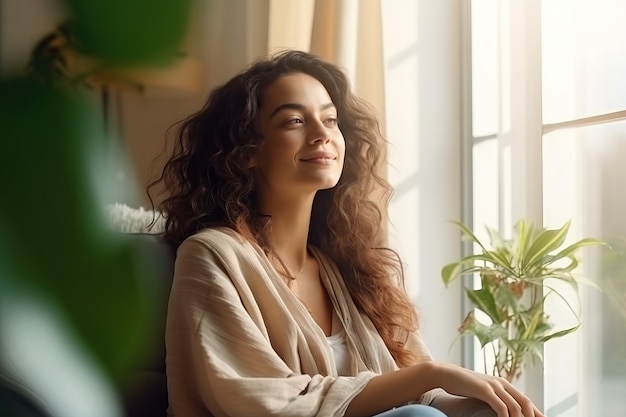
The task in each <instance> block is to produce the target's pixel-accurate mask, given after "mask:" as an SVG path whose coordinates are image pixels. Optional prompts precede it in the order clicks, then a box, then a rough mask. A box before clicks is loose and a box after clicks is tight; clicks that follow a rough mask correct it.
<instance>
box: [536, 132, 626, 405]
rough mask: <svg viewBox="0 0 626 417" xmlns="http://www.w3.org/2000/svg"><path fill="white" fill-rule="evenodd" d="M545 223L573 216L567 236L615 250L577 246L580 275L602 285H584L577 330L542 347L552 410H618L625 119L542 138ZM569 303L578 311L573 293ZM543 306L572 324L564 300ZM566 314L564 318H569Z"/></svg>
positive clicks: (624, 368) (623, 331) (624, 307)
mask: <svg viewBox="0 0 626 417" xmlns="http://www.w3.org/2000/svg"><path fill="white" fill-rule="evenodd" d="M543 152H544V155H543V170H544V192H543V196H544V222H545V224H546V225H547V226H549V227H555V226H561V225H562V224H563V223H565V221H567V220H568V219H572V227H571V229H570V236H569V240H571V241H573V240H576V239H580V238H582V237H589V236H591V237H600V238H602V239H604V240H607V241H610V242H611V243H612V244H613V246H614V250H610V251H609V250H606V249H598V248H595V249H594V248H592V249H588V250H585V251H583V252H582V255H583V256H582V263H581V267H580V268H579V270H578V274H582V275H583V276H586V277H588V278H591V279H593V280H594V281H595V282H596V283H597V284H598V285H599V286H600V287H601V288H602V290H601V291H600V290H597V289H594V288H593V287H590V286H582V287H581V292H582V296H581V300H582V312H583V315H582V322H583V325H582V327H581V328H580V330H579V331H578V332H576V333H574V334H571V335H569V336H566V337H564V338H561V339H555V340H551V341H550V342H548V343H547V344H546V346H545V370H546V377H545V378H546V380H545V387H546V388H545V389H546V408H547V410H548V415H550V416H561V417H565V416H572V417H584V416H596V415H597V416H601V415H607V416H608V415H622V414H623V410H624V409H626V398H625V396H624V393H626V356H625V355H624V352H626V256H625V254H626V238H625V237H626V217H625V216H624V213H626V195H625V194H624V193H623V188H624V184H626V170H625V169H624V167H623V165H624V162H623V161H624V156H626V123H624V122H622V123H613V124H606V125H601V126H593V127H586V128H578V129H568V130H563V131H557V132H553V133H551V134H549V135H546V136H545V138H544V147H543ZM570 303H572V307H573V308H574V309H575V310H577V309H578V308H577V307H578V303H577V300H576V297H575V296H574V295H573V293H572V294H571V297H570ZM546 309H547V310H548V312H549V313H550V315H551V318H552V320H553V321H554V322H555V323H556V324H558V325H567V324H571V314H569V312H568V309H567V307H566V306H564V305H563V304H562V303H561V304H560V305H559V304H558V303H549V304H548V305H547V306H546ZM568 317H569V318H568Z"/></svg>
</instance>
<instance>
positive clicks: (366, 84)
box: [203, 0, 385, 133]
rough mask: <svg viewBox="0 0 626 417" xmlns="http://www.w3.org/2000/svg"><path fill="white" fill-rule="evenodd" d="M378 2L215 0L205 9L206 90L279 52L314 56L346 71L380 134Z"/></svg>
mask: <svg viewBox="0 0 626 417" xmlns="http://www.w3.org/2000/svg"><path fill="white" fill-rule="evenodd" d="M380 1H381V0H213V1H211V2H207V5H206V6H205V11H204V13H205V16H207V19H206V25H205V26H204V29H203V32H204V33H203V37H204V44H205V45H206V49H205V57H207V59H206V61H207V72H208V77H207V78H208V83H209V85H208V86H207V87H209V88H210V87H212V86H214V85H215V84H218V83H221V82H223V81H225V80H226V79H228V78H229V77H230V76H231V75H232V74H234V73H235V72H237V71H238V70H240V69H241V68H244V67H245V66H247V65H248V64H249V63H250V62H252V61H254V60H256V59H258V58H261V57H263V56H265V55H267V54H269V53H274V52H277V51H279V50H283V49H298V50H302V51H307V52H311V53H314V54H317V55H319V56H321V57H323V58H325V59H327V60H328V61H330V62H333V63H334V64H337V65H339V66H341V67H342V68H344V69H345V70H346V72H347V74H348V76H349V78H350V81H351V82H352V84H353V88H354V91H355V92H356V93H357V94H358V95H359V96H360V97H362V98H363V99H365V100H367V101H368V102H369V103H370V104H371V105H372V106H373V107H374V108H375V110H376V112H377V116H378V119H379V121H380V123H381V130H382V131H383V133H384V120H385V89H384V61H383V38H382V36H383V34H382V22H381V20H382V19H381V4H380Z"/></svg>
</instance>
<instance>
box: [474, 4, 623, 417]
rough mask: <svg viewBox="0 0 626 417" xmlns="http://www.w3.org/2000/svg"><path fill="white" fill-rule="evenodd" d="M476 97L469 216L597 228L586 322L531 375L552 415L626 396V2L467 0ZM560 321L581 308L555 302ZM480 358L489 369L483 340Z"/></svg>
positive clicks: (615, 409) (604, 411)
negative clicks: (606, 245) (603, 244)
mask: <svg viewBox="0 0 626 417" xmlns="http://www.w3.org/2000/svg"><path fill="white" fill-rule="evenodd" d="M467 5H468V13H466V16H465V19H466V22H467V23H469V25H468V27H469V28H470V29H469V30H468V31H467V34H466V35H467V37H468V39H466V46H467V48H466V54H467V55H468V56H469V57H470V59H469V62H470V64H469V65H468V66H467V68H466V70H467V71H468V73H470V74H471V76H470V77H467V79H468V80H469V82H468V83H467V85H466V91H467V92H468V95H469V96H470V97H471V100H468V103H469V105H468V108H467V109H466V112H465V115H466V120H467V125H468V126H469V128H468V129H467V132H468V134H467V135H466V136H467V137H466V138H465V140H466V143H467V147H466V148H465V149H468V150H469V152H470V153H471V156H470V157H468V159H467V160H468V161H469V162H470V163H468V164H467V168H466V169H467V172H466V174H467V175H470V176H471V177H472V181H471V183H470V184H471V185H470V187H471V190H469V192H468V193H466V194H467V195H469V196H470V198H469V199H468V201H467V202H466V203H467V204H466V205H467V207H468V210H467V212H466V219H465V220H467V221H469V222H470V223H473V225H474V228H475V229H476V231H477V232H481V229H482V225H484V224H487V225H489V226H491V227H496V228H499V229H501V230H503V231H507V230H511V228H512V225H513V224H514V223H515V221H516V220H517V219H518V218H519V217H526V218H530V219H532V220H534V221H536V222H541V223H542V224H543V225H544V226H546V227H560V226H561V225H562V224H563V223H565V221H567V220H568V219H571V220H572V227H571V229H570V236H569V237H570V238H571V239H572V240H574V239H579V238H582V237H587V236H594V237H599V238H602V239H604V240H606V241H609V242H610V243H611V244H612V247H613V249H612V250H610V251H609V250H602V251H591V250H590V251H586V252H584V253H583V259H582V267H581V268H580V271H579V273H580V274H581V275H584V276H587V277H589V278H592V279H593V280H594V281H595V283H596V284H597V285H599V286H600V287H601V288H602V290H598V289H596V288H594V287H592V286H583V287H581V292H582V296H581V297H580V303H578V301H579V300H577V299H575V297H572V298H571V300H570V302H571V303H572V304H573V305H574V306H575V307H580V309H581V311H582V322H583V325H582V327H581V329H580V330H579V331H578V332H576V333H574V334H571V335H568V336H566V337H564V338H561V339H555V340H552V341H550V342H549V343H548V344H546V346H545V349H544V364H543V366H542V367H538V368H537V369H530V370H527V371H526V372H525V377H524V380H523V381H521V382H520V383H521V384H522V385H524V386H523V388H524V389H525V390H526V391H527V392H528V393H529V394H530V396H531V397H532V398H533V399H534V400H535V401H537V402H538V403H540V404H541V405H543V408H544V409H545V410H546V412H547V415H548V416H549V417H556V416H559V417H582V416H591V415H619V414H620V413H623V410H624V409H626V398H624V395H623V393H624V392H626V356H625V355H624V352H626V255H625V253H626V238H625V236H626V217H625V216H624V213H626V196H624V192H623V188H624V184H626V168H624V166H623V165H624V158H625V157H626V81H625V80H624V77H625V76H626V54H625V53H624V48H623V46H622V43H623V39H624V38H625V37H626V26H625V25H623V18H624V17H625V16H626V2H624V1H622V0H543V1H541V0H473V1H471V2H469V1H468V2H467ZM546 309H547V310H548V311H549V313H550V315H551V317H552V320H553V321H555V322H556V324H557V325H564V326H565V325H567V324H569V322H567V320H571V318H569V317H570V316H569V315H567V314H566V313H567V312H564V311H562V309H563V307H562V306H559V307H556V306H554V305H547V306H546ZM475 353H476V354H475V355H474V360H475V362H474V367H475V368H476V369H481V370H482V369H483V366H484V364H482V361H483V358H482V354H481V353H480V352H479V351H478V349H476V350H475Z"/></svg>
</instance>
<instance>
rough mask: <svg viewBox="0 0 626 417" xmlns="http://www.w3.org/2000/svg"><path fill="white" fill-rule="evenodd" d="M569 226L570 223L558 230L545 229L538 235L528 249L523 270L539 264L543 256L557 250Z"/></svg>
mask: <svg viewBox="0 0 626 417" xmlns="http://www.w3.org/2000/svg"><path fill="white" fill-rule="evenodd" d="M569 225H570V221H568V222H567V223H565V225H564V226H563V227H561V228H560V229H555V230H549V229H546V230H543V231H542V232H541V233H539V235H538V236H537V239H535V241H534V242H533V243H532V245H531V246H530V248H529V249H528V253H527V259H526V260H525V262H524V265H523V267H524V269H529V268H532V267H533V265H534V264H535V262H540V261H541V260H542V258H543V257H544V256H545V255H547V254H549V253H550V252H552V251H553V250H555V249H557V248H559V247H560V246H561V245H562V244H563V242H564V241H565V238H566V237H567V232H568V231H569Z"/></svg>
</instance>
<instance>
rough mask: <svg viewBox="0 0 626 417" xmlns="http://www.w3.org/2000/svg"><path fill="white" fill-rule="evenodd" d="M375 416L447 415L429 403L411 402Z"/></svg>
mask: <svg viewBox="0 0 626 417" xmlns="http://www.w3.org/2000/svg"><path fill="white" fill-rule="evenodd" d="M374 417H446V415H445V414H444V413H442V412H441V411H439V410H437V409H436V408H434V407H430V406H428V405H422V404H409V405H404V406H402V407H398V408H394V409H392V410H389V411H385V412H383V413H380V414H376V415H375V416H374Z"/></svg>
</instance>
